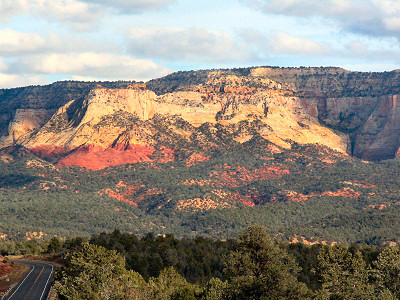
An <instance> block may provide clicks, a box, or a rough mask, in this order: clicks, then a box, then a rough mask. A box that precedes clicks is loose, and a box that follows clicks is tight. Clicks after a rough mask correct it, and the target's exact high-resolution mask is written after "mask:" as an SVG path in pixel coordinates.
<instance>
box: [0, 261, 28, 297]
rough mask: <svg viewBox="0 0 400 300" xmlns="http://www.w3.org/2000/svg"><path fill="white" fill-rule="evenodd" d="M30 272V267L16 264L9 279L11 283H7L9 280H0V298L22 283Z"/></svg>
mask: <svg viewBox="0 0 400 300" xmlns="http://www.w3.org/2000/svg"><path fill="white" fill-rule="evenodd" d="M28 270H29V266H28V265H24V264H20V263H14V266H13V270H12V272H11V273H10V274H9V275H8V277H7V278H8V279H9V281H7V278H3V279H1V280H0V296H3V295H4V293H5V292H6V291H8V289H9V288H10V287H11V286H14V285H16V284H18V282H20V281H21V280H22V279H23V278H24V276H25V274H26V273H27V272H28Z"/></svg>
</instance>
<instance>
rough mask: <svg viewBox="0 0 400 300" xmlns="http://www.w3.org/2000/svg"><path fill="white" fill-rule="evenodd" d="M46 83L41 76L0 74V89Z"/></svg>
mask: <svg viewBox="0 0 400 300" xmlns="http://www.w3.org/2000/svg"><path fill="white" fill-rule="evenodd" d="M46 83H48V81H47V80H46V79H44V78H42V77H40V76H21V75H15V74H4V73H0V88H13V87H19V86H27V85H38V84H46Z"/></svg>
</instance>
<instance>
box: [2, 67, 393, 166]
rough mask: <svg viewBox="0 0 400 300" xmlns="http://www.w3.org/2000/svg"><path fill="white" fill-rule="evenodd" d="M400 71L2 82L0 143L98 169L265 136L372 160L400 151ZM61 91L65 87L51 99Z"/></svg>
mask: <svg viewBox="0 0 400 300" xmlns="http://www.w3.org/2000/svg"><path fill="white" fill-rule="evenodd" d="M398 75H399V74H398V72H391V73H354V72H348V71H345V70H343V69H339V68H298V69H296V68H286V69H280V68H247V69H234V70H218V71H199V72H179V73H176V74H172V75H169V76H167V77H165V78H161V79H158V80H152V81H150V82H149V83H148V88H149V89H151V90H152V91H151V90H149V89H146V85H144V84H134V85H132V84H131V83H129V84H128V83H124V82H121V83H119V84H118V85H117V84H116V83H114V84H111V83H108V84H105V85H103V86H98V85H97V84H94V83H90V84H89V83H88V84H86V85H85V84H83V83H79V84H78V85H77V84H75V85H74V84H73V83H71V82H68V83H67V84H66V85H68V86H69V88H68V87H65V86H63V87H62V88H61V87H60V86H59V88H58V89H54V88H53V89H52V90H51V91H48V90H46V91H47V92H46V93H45V92H43V87H42V94H43V96H42V97H41V96H40V95H41V92H40V89H41V88H40V87H36V88H34V89H33V88H32V89H31V90H30V92H29V90H20V93H18V92H17V91H15V90H2V91H0V102H1V103H7V105H8V106H7V105H6V106H7V107H8V108H7V107H6V106H3V107H2V109H1V111H0V129H1V131H0V135H2V137H1V139H0V147H7V146H10V145H13V144H17V145H22V146H24V147H26V148H28V149H30V150H31V151H32V152H34V153H36V154H37V155H39V156H41V157H44V158H50V159H53V160H55V161H57V162H58V164H59V165H60V166H70V165H79V166H85V167H89V168H92V169H102V168H105V167H107V166H112V165H118V164H123V163H135V162H140V161H154V160H156V161H163V162H167V161H173V160H175V159H187V160H188V163H189V162H190V157H196V155H197V156H199V157H209V155H211V152H212V151H215V150H218V149H226V148H229V147H231V146H234V145H239V144H243V143H245V142H247V141H250V140H252V139H253V140H254V138H255V137H261V138H262V139H263V140H268V141H269V142H271V143H273V144H275V145H276V146H277V147H278V148H279V147H281V148H290V147H291V144H292V143H293V142H297V143H300V144H307V143H315V144H321V145H325V146H328V147H330V148H332V149H335V150H338V151H340V152H342V153H346V152H347V153H349V154H354V155H355V156H357V157H361V158H363V159H368V160H379V159H386V158H393V157H395V156H396V153H398V152H400V151H398V149H399V146H400V143H399V139H400V136H399V134H398V132H399V129H400V115H399V109H398V101H397V98H398V96H397V92H398V94H400V81H397V80H396V79H397V78H398ZM375 82H377V83H379V85H380V86H379V87H377V86H376V85H375V84H374V83H375ZM57 84H59V83H57ZM77 86H79V87H80V88H78V87H77ZM17 90H18V89H17ZM59 90H61V93H62V95H63V96H61V97H59V98H57V99H58V100H57V101H53V102H51V99H52V97H53V98H54V97H56V95H58V94H57V93H58V92H57V93H56V92H55V91H59ZM69 90H70V92H68V91H69ZM153 91H154V92H153ZM367 91H370V93H367ZM21 94H22V95H21ZM5 95H7V97H6V96H5ZM12 95H14V97H12ZM24 97H25V99H27V100H26V101H23V100H22V99H23V98H24ZM16 99H19V100H18V101H17V100H16ZM60 99H61V100H60ZM6 100H7V101H6Z"/></svg>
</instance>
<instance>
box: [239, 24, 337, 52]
mask: <svg viewBox="0 0 400 300" xmlns="http://www.w3.org/2000/svg"><path fill="white" fill-rule="evenodd" d="M241 35H242V37H243V39H244V40H246V41H247V44H248V45H249V46H250V45H252V46H253V47H255V48H256V49H257V51H258V52H260V56H266V55H295V56H313V55H325V54H329V53H330V52H331V46H330V45H328V44H327V43H325V42H317V41H314V40H312V39H309V38H304V37H298V36H293V35H291V34H289V33H286V32H283V31H277V32H274V33H269V34H263V33H261V32H260V31H258V30H254V29H246V30H243V31H242V32H241Z"/></svg>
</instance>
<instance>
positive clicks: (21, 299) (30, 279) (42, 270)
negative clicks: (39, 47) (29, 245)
mask: <svg viewBox="0 0 400 300" xmlns="http://www.w3.org/2000/svg"><path fill="white" fill-rule="evenodd" d="M18 262H20V263H23V264H27V265H29V266H30V269H29V271H28V273H26V275H25V277H24V279H22V281H21V282H20V283H18V285H17V286H16V287H15V288H14V289H12V290H11V291H10V292H9V293H8V294H7V295H6V296H5V297H3V298H1V300H45V299H47V295H48V294H49V292H50V287H51V283H52V282H53V270H54V267H53V266H52V265H50V264H47V263H43V262H38V261H27V260H18Z"/></svg>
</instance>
